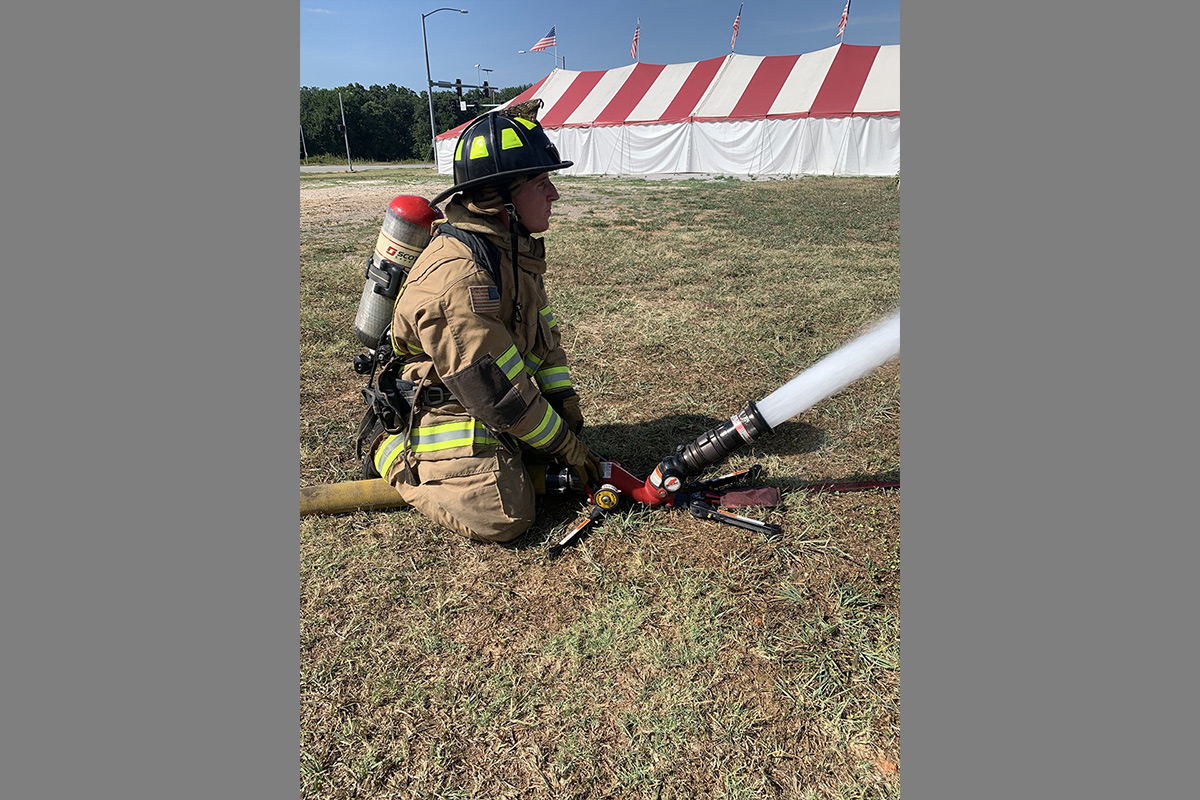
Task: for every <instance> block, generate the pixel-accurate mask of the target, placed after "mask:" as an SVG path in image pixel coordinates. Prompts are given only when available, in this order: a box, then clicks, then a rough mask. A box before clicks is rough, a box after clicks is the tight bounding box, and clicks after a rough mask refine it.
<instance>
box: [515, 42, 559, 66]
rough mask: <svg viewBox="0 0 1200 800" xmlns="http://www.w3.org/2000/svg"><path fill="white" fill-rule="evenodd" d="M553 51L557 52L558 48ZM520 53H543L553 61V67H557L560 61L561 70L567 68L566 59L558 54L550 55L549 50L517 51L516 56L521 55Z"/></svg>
mask: <svg viewBox="0 0 1200 800" xmlns="http://www.w3.org/2000/svg"><path fill="white" fill-rule="evenodd" d="M555 49H556V50H557V49H558V48H557V47H556V48H555ZM522 53H545V54H546V55H548V56H550V57H551V58H553V59H554V66H556V67H557V66H558V62H559V61H561V62H562V68H563V69H566V68H567V57H566V56H560V55H559V54H558V53H551V52H550V51H549V50H518V51H517V55H521V54H522Z"/></svg>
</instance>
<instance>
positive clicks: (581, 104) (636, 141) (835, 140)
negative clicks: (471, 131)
mask: <svg viewBox="0 0 1200 800" xmlns="http://www.w3.org/2000/svg"><path fill="white" fill-rule="evenodd" d="M535 97H536V98H541V99H542V101H543V102H544V105H543V107H542V110H541V112H540V115H539V117H538V119H539V121H540V122H541V123H542V126H543V128H545V130H546V134H547V136H549V137H550V140H551V141H552V142H554V144H555V145H556V146H557V147H558V150H559V153H560V154H561V155H562V157H563V159H565V160H569V161H574V162H575V164H574V166H572V167H569V168H568V169H566V170H564V172H566V173H569V174H573V175H652V174H680V173H714V174H729V175H896V174H898V173H899V172H900V46H899V45H875V46H867V45H849V44H837V45H834V46H833V47H829V48H827V49H824V50H818V51H816V52H814V53H804V54H802V55H795V56H746V55H739V54H735V53H731V54H729V55H727V56H722V57H719V58H711V59H707V60H705V61H692V62H690V63H687V64H667V65H662V64H642V63H635V64H630V65H628V66H625V67H619V68H617V69H610V70H599V71H594V72H569V71H567V70H562V69H557V68H556V69H555V70H554V71H553V72H551V73H550V74H549V75H547V76H546V77H545V78H543V79H542V80H541V81H539V82H538V83H536V84H535V85H533V86H531V87H530V88H529V89H527V90H526V91H524V92H523V93H521V95H520V96H518V97H516V98H514V99H513V100H511V101H510V103H517V102H523V101H525V100H529V99H532V98H535ZM465 127H466V123H464V124H463V125H460V126H459V127H457V128H454V129H452V130H449V131H446V132H445V133H443V134H441V135H440V136H438V137H437V162H438V171H439V172H441V173H444V174H450V173H451V171H452V169H451V168H452V164H453V159H454V148H455V145H456V143H457V141H458V136H459V134H460V133H462V130H463V128H465Z"/></svg>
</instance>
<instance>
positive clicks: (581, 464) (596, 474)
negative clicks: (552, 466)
mask: <svg viewBox="0 0 1200 800" xmlns="http://www.w3.org/2000/svg"><path fill="white" fill-rule="evenodd" d="M554 457H555V458H557V459H558V460H559V461H561V462H563V463H564V464H566V465H567V467H568V468H569V469H570V470H571V472H572V473H574V475H575V477H576V478H579V480H580V481H582V482H583V483H587V484H598V483H600V458H599V457H598V456H597V455H596V454H595V453H593V452H592V451H591V450H590V449H588V446H587V445H586V444H584V443H583V440H582V439H580V438H579V437H578V436H576V435H575V434H573V433H568V434H567V438H566V439H565V440H564V441H563V443H562V444H561V445H559V446H558V449H557V450H555V451H554Z"/></svg>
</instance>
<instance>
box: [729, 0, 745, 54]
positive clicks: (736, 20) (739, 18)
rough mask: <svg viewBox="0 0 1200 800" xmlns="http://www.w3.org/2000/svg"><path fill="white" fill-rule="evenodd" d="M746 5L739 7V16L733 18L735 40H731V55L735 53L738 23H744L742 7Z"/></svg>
mask: <svg viewBox="0 0 1200 800" xmlns="http://www.w3.org/2000/svg"><path fill="white" fill-rule="evenodd" d="M744 5H745V3H742V5H740V6H738V13H737V16H736V17H734V18H733V38H732V39H730V40H729V52H731V53H732V52H733V43H734V42H736V41H737V31H738V23H739V22H741V21H742V6H744Z"/></svg>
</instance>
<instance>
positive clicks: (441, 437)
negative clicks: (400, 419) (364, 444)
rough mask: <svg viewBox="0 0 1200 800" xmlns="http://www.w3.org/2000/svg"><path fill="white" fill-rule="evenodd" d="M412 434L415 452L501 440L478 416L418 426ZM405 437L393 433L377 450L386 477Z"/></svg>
mask: <svg viewBox="0 0 1200 800" xmlns="http://www.w3.org/2000/svg"><path fill="white" fill-rule="evenodd" d="M411 436H412V451H413V452H414V453H436V452H438V451H439V450H450V449H452V448H455V447H470V446H471V445H472V444H484V445H490V444H498V443H499V440H497V439H496V437H495V436H492V434H491V432H490V431H488V429H487V426H485V425H484V424H483V423H482V422H480V421H479V420H475V419H469V420H464V421H462V422H443V423H441V424H438V425H421V426H417V427H416V428H413V429H412V431H411ZM405 438H407V437H406V436H405V435H404V434H402V433H395V434H392V435H391V436H388V437H387V438H386V439H384V440H383V442H382V443H381V444H380V446H379V449H378V450H376V451H375V469H376V470H377V471H378V472H379V474H380V475H383V476H385V477H386V476H387V474H388V470H389V469H391V467H392V464H393V463H394V462H395V460H396V459H397V458H399V457H400V454H401V453H402V452H404V440H405Z"/></svg>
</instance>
